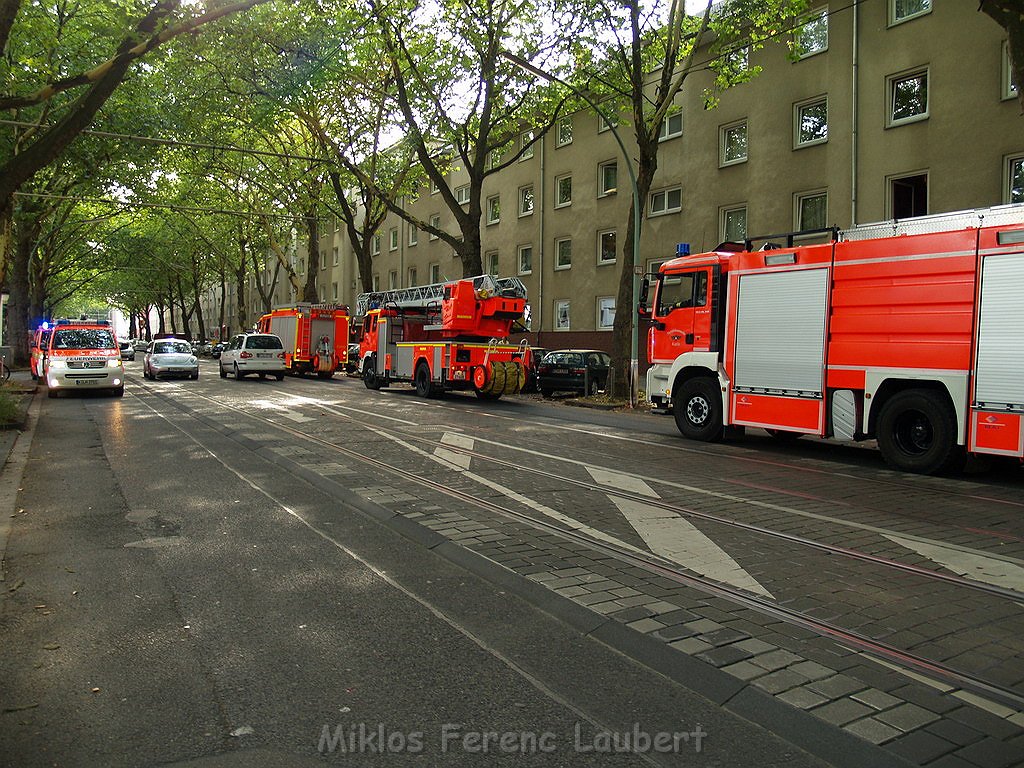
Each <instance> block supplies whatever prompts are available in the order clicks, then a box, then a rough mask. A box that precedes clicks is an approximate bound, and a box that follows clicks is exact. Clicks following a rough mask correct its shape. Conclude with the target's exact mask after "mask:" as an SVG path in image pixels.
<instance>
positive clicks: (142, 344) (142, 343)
mask: <svg viewBox="0 0 1024 768" xmlns="http://www.w3.org/2000/svg"><path fill="white" fill-rule="evenodd" d="M132 348H133V349H134V350H135V351H136V352H145V351H146V350H147V349H149V342H148V341H146V340H145V339H136V340H135V343H134V344H133V345H132Z"/></svg>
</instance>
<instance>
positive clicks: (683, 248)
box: [676, 243, 690, 256]
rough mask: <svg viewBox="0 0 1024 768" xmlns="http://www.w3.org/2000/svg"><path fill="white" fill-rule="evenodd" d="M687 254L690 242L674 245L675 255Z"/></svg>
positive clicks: (688, 253)
mask: <svg viewBox="0 0 1024 768" xmlns="http://www.w3.org/2000/svg"><path fill="white" fill-rule="evenodd" d="M689 255H690V244H689V243H679V245H677V246H676V256H689Z"/></svg>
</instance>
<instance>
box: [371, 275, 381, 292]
mask: <svg viewBox="0 0 1024 768" xmlns="http://www.w3.org/2000/svg"><path fill="white" fill-rule="evenodd" d="M371 285H372V287H371V289H370V290H373V291H379V290H380V273H379V272H374V273H373V280H372V282H371Z"/></svg>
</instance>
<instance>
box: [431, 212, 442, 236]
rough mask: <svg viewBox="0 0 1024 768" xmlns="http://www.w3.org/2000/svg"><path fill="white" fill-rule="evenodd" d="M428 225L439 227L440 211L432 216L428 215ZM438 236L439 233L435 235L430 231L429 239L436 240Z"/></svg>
mask: <svg viewBox="0 0 1024 768" xmlns="http://www.w3.org/2000/svg"><path fill="white" fill-rule="evenodd" d="M430 226H432V227H433V228H434V229H440V228H441V214H440V213H435V214H434V215H433V216H431V217H430ZM438 237H439V235H435V234H434V233H433V232H431V233H430V239H431V240H437V239H438Z"/></svg>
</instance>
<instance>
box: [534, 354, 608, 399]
mask: <svg viewBox="0 0 1024 768" xmlns="http://www.w3.org/2000/svg"><path fill="white" fill-rule="evenodd" d="M611 364H612V359H611V357H610V356H609V355H608V353H606V352H600V351H598V350H596V349H559V350H555V351H554V352H548V353H547V354H546V355H545V356H544V358H543V359H542V360H541V361H540V365H539V366H538V367H537V388H538V389H539V390H540V393H541V394H542V395H543V396H544V397H551V395H552V394H553V393H555V392H580V393H582V394H584V395H593V394H596V393H597V392H598V391H599V390H603V389H605V387H606V386H607V384H608V372H609V371H610V370H611Z"/></svg>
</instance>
